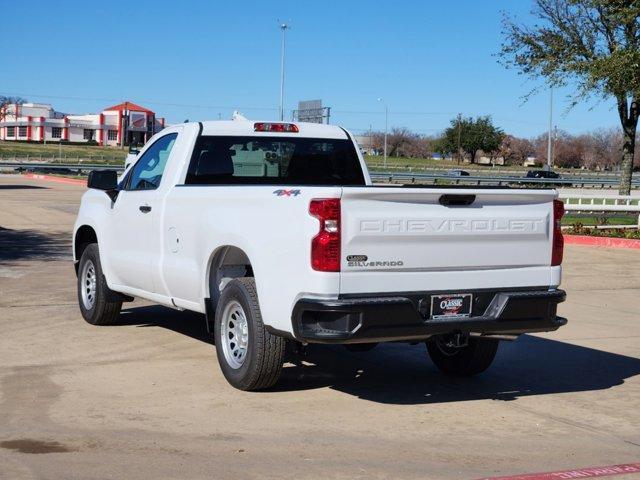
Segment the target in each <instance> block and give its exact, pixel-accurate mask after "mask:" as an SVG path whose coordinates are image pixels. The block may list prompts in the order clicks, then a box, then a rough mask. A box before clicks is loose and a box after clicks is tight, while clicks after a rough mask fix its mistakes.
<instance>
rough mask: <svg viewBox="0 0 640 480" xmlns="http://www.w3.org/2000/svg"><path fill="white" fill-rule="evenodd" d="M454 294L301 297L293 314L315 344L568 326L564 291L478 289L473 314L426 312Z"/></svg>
mask: <svg viewBox="0 0 640 480" xmlns="http://www.w3.org/2000/svg"><path fill="white" fill-rule="evenodd" d="M443 293H454V292H412V293H407V294H395V295H393V296H388V295H387V296H376V297H373V296H368V297H352V296H346V297H340V298H338V299H336V300H323V299H304V298H303V299H300V300H298V302H297V303H296V304H295V306H294V309H293V314H292V320H293V329H294V333H295V337H296V338H297V339H298V340H302V341H306V342H310V343H366V342H384V341H394V340H420V339H424V338H428V337H429V336H431V335H436V334H441V333H451V332H464V333H480V334H503V335H507V334H509V335H511V334H513V335H517V334H520V333H527V332H548V331H552V330H557V329H558V328H559V327H561V326H563V325H565V324H566V323H567V320H566V319H565V318H562V317H558V316H556V309H557V305H558V303H561V302H563V301H564V300H565V298H566V294H565V292H564V291H563V290H547V289H542V288H534V289H527V290H509V291H500V290H476V291H472V292H465V293H473V305H472V310H471V315H470V316H469V317H464V318H459V317H458V318H450V319H432V318H429V313H428V312H425V311H424V305H425V304H426V303H428V302H429V300H430V297H431V295H434V294H443Z"/></svg>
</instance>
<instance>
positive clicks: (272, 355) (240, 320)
mask: <svg viewBox="0 0 640 480" xmlns="http://www.w3.org/2000/svg"><path fill="white" fill-rule="evenodd" d="M214 334H215V343H216V354H217V356H218V362H219V363H220V368H221V369H222V373H223V374H224V376H225V378H226V379H227V381H228V382H229V383H230V384H231V385H233V386H234V387H235V388H237V389H239V390H261V389H265V388H269V387H272V386H273V385H275V383H276V382H277V381H278V378H279V377H280V373H281V372H282V365H283V363H284V353H285V344H286V341H285V339H284V338H282V337H277V336H275V335H272V334H271V333H269V332H268V331H267V329H266V328H265V326H264V324H263V323H262V315H261V314H260V306H259V305H258V294H257V292H256V284H255V281H254V279H253V278H249V277H246V278H236V279H234V280H232V281H230V282H229V283H228V284H227V286H226V287H225V288H224V290H223V291H222V294H221V295H220V300H219V301H218V306H217V308H216V317H215V326H214Z"/></svg>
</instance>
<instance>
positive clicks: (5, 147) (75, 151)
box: [0, 141, 128, 163]
mask: <svg viewBox="0 0 640 480" xmlns="http://www.w3.org/2000/svg"><path fill="white" fill-rule="evenodd" d="M127 152H128V150H127V149H120V148H115V147H99V146H95V145H59V144H57V143H48V144H46V145H44V144H41V143H22V142H2V141H0V159H4V160H6V159H9V158H11V159H13V157H19V158H17V159H16V160H26V159H27V157H28V158H29V160H38V159H39V158H42V159H43V160H47V161H51V160H52V159H55V160H56V161H58V160H62V163H76V162H77V161H78V160H82V161H83V162H84V163H89V162H95V163H110V162H114V163H120V162H123V161H124V159H125V157H126V156H127Z"/></svg>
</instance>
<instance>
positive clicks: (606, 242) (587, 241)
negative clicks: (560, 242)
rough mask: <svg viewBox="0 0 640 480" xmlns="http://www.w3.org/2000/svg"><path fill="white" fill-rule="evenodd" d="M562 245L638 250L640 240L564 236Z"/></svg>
mask: <svg viewBox="0 0 640 480" xmlns="http://www.w3.org/2000/svg"><path fill="white" fill-rule="evenodd" d="M564 243H566V244H569V245H587V246H591V247H606V248H632V249H640V240H637V239H634V238H615V237H592V236H590V235H567V234H565V235H564Z"/></svg>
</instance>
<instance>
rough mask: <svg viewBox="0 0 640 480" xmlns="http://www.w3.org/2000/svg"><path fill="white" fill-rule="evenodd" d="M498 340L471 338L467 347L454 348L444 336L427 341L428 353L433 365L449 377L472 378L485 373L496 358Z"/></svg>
mask: <svg viewBox="0 0 640 480" xmlns="http://www.w3.org/2000/svg"><path fill="white" fill-rule="evenodd" d="M498 343H499V341H498V340H495V339H480V338H477V337H471V338H469V339H468V343H467V344H466V345H465V346H460V347H457V346H452V345H451V344H450V343H448V342H447V341H446V340H445V339H444V336H441V335H436V336H435V337H433V338H430V339H429V340H427V342H426V344H427V351H428V352H429V356H430V357H431V360H433V363H435V365H436V367H438V368H439V369H440V370H441V371H442V372H444V373H446V374H447V375H452V376H459V377H470V376H472V375H477V374H479V373H482V372H484V371H485V370H486V369H487V368H489V366H490V365H491V363H492V362H493V359H494V358H495V356H496V353H497V351H498Z"/></svg>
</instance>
